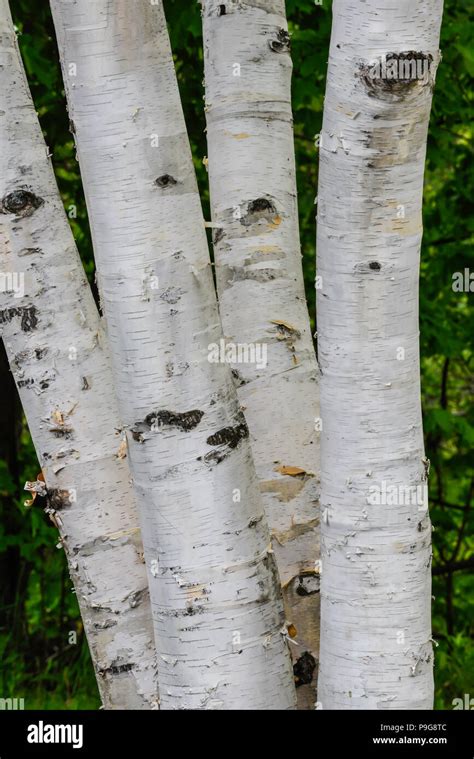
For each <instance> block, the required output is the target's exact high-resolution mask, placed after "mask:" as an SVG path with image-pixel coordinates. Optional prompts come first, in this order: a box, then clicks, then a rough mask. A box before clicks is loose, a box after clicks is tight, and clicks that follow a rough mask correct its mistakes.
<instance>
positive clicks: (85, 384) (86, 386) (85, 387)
mask: <svg viewBox="0 0 474 759" xmlns="http://www.w3.org/2000/svg"><path fill="white" fill-rule="evenodd" d="M90 387H91V386H90V384H89V380H88V379H87V377H83V378H82V386H81V390H90Z"/></svg>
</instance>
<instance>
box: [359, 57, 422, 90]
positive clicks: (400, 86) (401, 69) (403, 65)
mask: <svg viewBox="0 0 474 759" xmlns="http://www.w3.org/2000/svg"><path fill="white" fill-rule="evenodd" d="M432 63H433V56H432V55H431V54H430V53H423V52H417V51H415V50H407V51H404V52H401V53H387V54H386V56H384V57H383V58H378V59H377V60H376V61H373V62H371V63H368V62H367V61H361V62H360V63H359V76H360V78H361V80H362V83H363V84H364V86H365V88H366V90H367V94H368V95H369V97H373V98H378V99H379V100H386V101H392V102H394V101H400V100H404V99H405V98H406V97H407V95H408V94H409V93H410V92H411V91H412V90H413V89H414V88H415V87H417V85H418V86H419V87H426V86H427V85H432V83H433V76H432V74H431V71H430V69H431V64H432Z"/></svg>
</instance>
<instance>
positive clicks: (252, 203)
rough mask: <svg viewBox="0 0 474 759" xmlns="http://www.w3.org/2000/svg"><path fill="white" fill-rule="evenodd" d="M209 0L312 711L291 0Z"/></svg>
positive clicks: (237, 287)
mask: <svg viewBox="0 0 474 759" xmlns="http://www.w3.org/2000/svg"><path fill="white" fill-rule="evenodd" d="M202 6H203V32H204V48H205V57H204V61H205V91H206V119H207V139H208V153H209V157H208V171H209V183H210V193H211V209H212V222H213V227H214V255H215V263H216V272H217V276H216V279H217V289H218V294H219V305H220V314H221V319H222V325H223V329H224V335H225V338H226V341H227V344H228V347H227V350H228V355H229V358H235V357H236V356H232V352H231V351H232V346H234V345H250V346H255V348H256V351H255V356H256V359H254V360H251V361H250V362H246V356H245V355H241V357H240V358H241V360H240V361H239V360H237V361H234V362H233V363H232V367H233V374H234V377H235V379H236V384H237V388H238V397H239V400H240V402H241V404H242V406H243V407H244V408H245V416H246V419H247V421H248V424H249V429H250V435H251V443H252V451H253V455H254V460H255V465H256V469H257V475H258V477H259V481H260V487H261V490H262V493H263V496H264V505H265V511H266V514H267V519H268V522H269V526H270V529H271V532H272V536H273V538H274V545H275V554H276V558H277V563H278V568H279V571H280V577H281V581H282V584H283V588H284V598H285V603H286V609H287V616H288V618H289V619H291V621H292V623H293V624H294V625H295V627H296V631H297V635H296V641H297V642H298V644H299V645H298V646H293V647H292V653H293V659H294V661H295V665H296V668H295V674H296V682H297V684H298V685H300V684H301V685H302V687H301V688H298V691H297V692H298V703H299V707H300V708H305V707H307V708H311V707H312V706H314V702H315V694H314V686H311V685H310V682H311V680H312V676H311V675H312V672H311V658H310V657H309V656H308V654H310V655H311V656H313V657H314V660H316V658H317V656H318V648H319V623H318V620H319V570H318V569H317V566H316V562H317V561H318V559H319V508H318V497H319V477H318V472H319V432H318V431H317V429H318V419H319V391H318V376H319V370H318V366H317V363H316V357H315V353H314V348H313V343H312V337H311V329H310V324H309V317H308V311H307V306H306V299H305V293H304V282H303V272H302V266H301V248H300V239H299V225H298V206H297V190H296V175H295V155H294V143H293V120H292V109H291V71H292V63H291V57H290V38H289V35H288V26H287V21H286V16H285V2H284V0H258V2H249V3H245V4H243V3H241V2H237V1H236V0H228V2H226V3H224V4H223V3H219V2H216V0H202ZM259 356H260V360H258V358H259ZM250 358H251V359H252V358H253V357H252V355H250ZM237 359H238V356H237ZM263 359H264V360H263ZM301 657H303V658H301ZM308 665H309V666H308ZM308 681H309V682H308ZM304 683H306V684H304Z"/></svg>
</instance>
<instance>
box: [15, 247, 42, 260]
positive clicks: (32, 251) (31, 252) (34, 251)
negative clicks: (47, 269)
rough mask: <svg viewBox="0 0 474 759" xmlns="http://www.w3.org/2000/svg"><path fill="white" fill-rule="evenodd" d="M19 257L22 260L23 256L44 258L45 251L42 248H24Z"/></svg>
mask: <svg viewBox="0 0 474 759" xmlns="http://www.w3.org/2000/svg"><path fill="white" fill-rule="evenodd" d="M18 255H19V256H20V257H21V258H22V257H23V256H42V255H43V251H42V250H41V248H23V249H22V250H20V252H19V253H18Z"/></svg>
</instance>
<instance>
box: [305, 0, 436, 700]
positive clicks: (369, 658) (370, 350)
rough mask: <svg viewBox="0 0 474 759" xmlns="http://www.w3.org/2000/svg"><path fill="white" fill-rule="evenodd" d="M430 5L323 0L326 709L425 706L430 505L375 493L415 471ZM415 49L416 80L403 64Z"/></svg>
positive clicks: (320, 305) (322, 691)
mask: <svg viewBox="0 0 474 759" xmlns="http://www.w3.org/2000/svg"><path fill="white" fill-rule="evenodd" d="M441 13H442V0H398V2H397V3H395V4H394V3H391V2H388V0H367V1H366V2H364V3H361V2H352V0H351V1H350V2H347V1H346V0H344V1H343V0H334V3H333V30H332V38H331V47H330V57H329V69H328V77H327V89H326V98H325V103H324V120H323V129H322V134H321V142H320V166H319V188H318V240H317V251H318V260H317V271H318V275H320V276H322V282H323V288H322V290H321V291H318V293H317V296H318V297H317V325H318V354H319V362H320V366H321V370H322V378H321V415H322V420H323V431H322V438H321V512H322V528H321V531H322V546H321V562H322V568H321V653H320V673H319V687H318V699H319V701H320V702H321V704H322V708H323V709H383V710H385V709H407V710H411V709H428V708H431V707H432V704H433V676H432V665H433V661H432V650H431V649H432V645H431V620H430V604H431V577H430V554H431V547H430V544H431V528H430V523H429V516H428V514H427V511H426V505H421V504H417V503H416V502H413V500H411V499H408V500H405V499H399V501H398V502H397V505H395V506H394V505H393V503H394V502H393V501H392V500H390V501H388V502H386V501H387V499H383V498H379V499H378V502H376V503H375V502H374V499H373V498H371V497H370V494H371V493H372V492H373V491H374V489H375V491H379V490H383V486H384V483H385V484H388V485H389V486H390V487H391V488H393V490H395V491H399V492H404V491H405V490H406V489H407V488H415V489H417V488H418V487H419V486H422V483H423V481H424V478H425V476H426V468H425V465H424V461H426V459H425V456H424V449H423V431H422V417H421V404H420V370H419V344H418V331H419V325H418V274H419V257H420V242H421V236H422V224H421V205H422V191H423V172H424V161H425V151H426V136H427V129H428V120H429V115H430V107H431V87H432V84H433V81H434V74H435V70H436V64H437V62H438V61H439V52H438V44H439V28H440V22H441ZM387 48H388V50H387ZM394 50H395V51H397V50H398V51H399V52H393V51H394ZM416 50H421V51H423V52H422V53H421V56H422V58H423V59H424V60H427V61H428V62H429V63H430V69H429V79H428V80H427V81H424V80H422V79H411V78H410V76H409V75H407V74H406V71H405V69H404V68H398V64H408V63H410V61H411V60H413V59H414V57H417V56H418V55H419V54H418V53H415V52H412V51H416ZM406 51H408V52H406ZM361 61H363V62H364V64H363V65H362V66H361V63H360V62H361ZM381 61H385V62H386V66H387V69H386V70H385V71H384V70H383V69H382V70H381V73H380V75H377V73H376V75H375V76H374V75H372V74H373V69H372V67H373V66H374V64H376V63H377V62H378V63H380V62H381ZM389 62H392V64H394V65H396V66H397V68H396V69H395V71H396V74H397V76H398V78H397V79H392V78H391V77H389V76H388V66H389ZM369 70H370V72H371V75H370V76H369ZM400 348H402V349H403V360H400ZM384 500H385V502H384ZM420 524H421V530H420V529H419V527H418V525H420Z"/></svg>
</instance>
